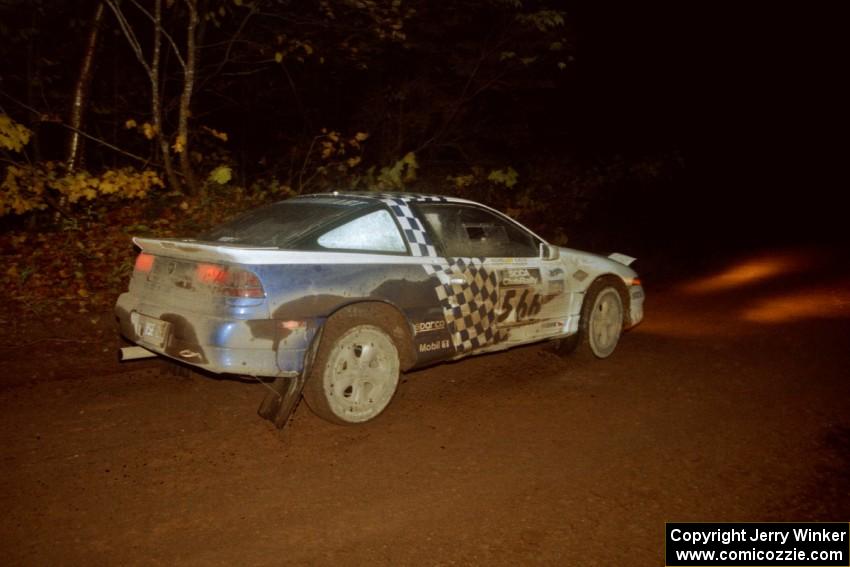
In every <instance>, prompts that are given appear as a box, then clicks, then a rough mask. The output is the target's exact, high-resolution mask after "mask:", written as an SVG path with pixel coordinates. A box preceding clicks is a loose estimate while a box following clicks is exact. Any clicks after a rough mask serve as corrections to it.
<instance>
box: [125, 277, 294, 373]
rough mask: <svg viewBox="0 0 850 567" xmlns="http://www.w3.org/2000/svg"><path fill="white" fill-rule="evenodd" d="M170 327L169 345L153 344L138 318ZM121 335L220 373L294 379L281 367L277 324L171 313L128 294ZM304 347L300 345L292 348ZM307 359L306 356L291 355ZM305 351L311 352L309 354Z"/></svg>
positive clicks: (159, 352) (188, 312)
mask: <svg viewBox="0 0 850 567" xmlns="http://www.w3.org/2000/svg"><path fill="white" fill-rule="evenodd" d="M139 313H141V314H144V315H147V316H149V317H153V318H156V319H160V320H163V321H168V322H169V323H170V330H169V333H168V336H167V337H166V339H165V342H164V344H161V345H160V344H154V343H152V342H150V340H146V339H145V338H144V337H141V336H140V328H139V323H138V315H137V314H139ZM115 316H116V319H117V321H118V326H119V329H120V332H121V334H122V335H124V337H126V338H127V339H129V340H130V341H132V342H134V343H136V344H138V345H140V346H143V347H145V348H146V349H148V350H151V351H153V352H156V353H157V354H161V355H163V356H167V357H169V358H173V359H175V360H179V361H181V362H185V363H187V364H192V365H194V366H198V367H199V368H203V369H205V370H209V371H210V372H215V373H219V374H221V373H228V374H242V375H248V376H281V375H291V374H292V372H291V371H290V369H284V370H282V369H281V368H280V366H279V365H278V359H277V354H278V347H279V343H280V340H281V337H280V334H279V332H278V329H276V325H275V323H276V321H273V320H270V319H262V320H241V319H233V318H223V317H214V316H209V315H202V314H195V313H192V312H190V311H186V310H183V309H181V310H180V313H179V314H178V313H173V312H169V311H168V310H167V309H163V308H162V307H161V306H156V305H152V304H145V303H144V302H141V301H138V300H137V298H135V297H134V296H133V295H132V294H130V293H124V294H122V295H121V296H120V297H119V298H118V302H117V303H116V305H115ZM292 346H300V345H292ZM286 350H287V351H288V352H289V353H290V355H293V356H294V357H296V358H297V357H298V355H299V352H298V351H301V352H300V356H301V358H303V350H301V349H292V348H287V349H286ZM304 350H306V349H304Z"/></svg>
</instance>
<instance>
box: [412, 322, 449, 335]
mask: <svg viewBox="0 0 850 567" xmlns="http://www.w3.org/2000/svg"><path fill="white" fill-rule="evenodd" d="M445 328H446V322H445V321H443V320H442V319H438V320H436V321H422V322H421V323H414V324H413V331H414V332H415V333H416V334H417V335H418V334H419V333H427V332H429V331H442V330H443V329H445Z"/></svg>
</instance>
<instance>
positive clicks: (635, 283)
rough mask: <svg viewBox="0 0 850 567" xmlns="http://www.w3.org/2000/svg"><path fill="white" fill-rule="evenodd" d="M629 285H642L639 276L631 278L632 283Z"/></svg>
mask: <svg viewBox="0 0 850 567" xmlns="http://www.w3.org/2000/svg"><path fill="white" fill-rule="evenodd" d="M631 285H642V284H641V281H640V278H632V284H631Z"/></svg>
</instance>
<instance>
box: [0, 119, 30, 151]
mask: <svg viewBox="0 0 850 567" xmlns="http://www.w3.org/2000/svg"><path fill="white" fill-rule="evenodd" d="M31 135H32V132H31V131H30V130H29V129H28V128H27V127H26V126H23V125H21V124H18V123H17V122H15V121H14V120H12V119H11V118H9V117H8V116H6V115H5V114H0V148H6V149H7V150H12V151H13V152H19V151H21V150H22V149H24V146H26V145H27V143H29V141H30V136H31Z"/></svg>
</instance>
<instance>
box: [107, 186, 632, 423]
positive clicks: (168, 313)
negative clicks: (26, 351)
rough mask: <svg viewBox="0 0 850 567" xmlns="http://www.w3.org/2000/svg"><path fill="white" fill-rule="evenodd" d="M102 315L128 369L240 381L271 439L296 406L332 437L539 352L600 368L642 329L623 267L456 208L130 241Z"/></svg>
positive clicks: (469, 208)
mask: <svg viewBox="0 0 850 567" xmlns="http://www.w3.org/2000/svg"><path fill="white" fill-rule="evenodd" d="M134 242H135V243H136V245H137V246H138V247H139V248H140V249H141V253H140V254H139V255H138V257H137V259H136V263H135V269H134V272H133V276H132V279H131V281H130V286H129V291H128V292H127V293H124V294H122V295H121V296H120V297H119V299H118V302H117V304H116V306H115V313H116V317H117V320H118V324H119V328H120V331H121V333H122V334H123V335H124V336H125V337H126V338H127V339H129V340H130V341H131V342H133V343H136V345H137V346H134V347H125V349H123V354H124V355H125V358H139V357H145V356H156V355H160V356H164V357H168V358H171V359H174V360H177V361H180V362H181V363H184V364H187V365H193V366H196V367H200V368H202V369H204V370H206V371H210V372H213V373H225V374H236V375H242V376H253V377H256V378H257V379H259V380H261V381H264V382H265V383H266V384H271V388H272V390H273V392H271V393H270V394H269V396H267V398H266V400H265V401H264V403H263V405H262V406H261V407H260V414H261V415H263V416H264V417H267V418H269V419H271V420H273V421H275V423H276V424H277V425H278V426H283V424H284V423H286V420H287V419H288V416H289V413H290V412H291V410H292V409H293V408H294V406H295V404H296V403H297V401H298V400H299V399H300V398H301V395H302V393H303V397H304V399H306V401H307V403H308V405H309V406H310V408H311V409H312V410H313V411H314V412H315V413H316V414H318V415H319V416H321V417H323V418H325V419H327V420H329V421H332V422H334V423H340V424H349V423H361V422H365V421H368V420H370V419H373V418H374V417H376V416H377V415H379V414H380V413H381V412H382V411H383V410H384V409H385V408H386V407H387V405H388V404H389V403H390V400H391V399H392V398H393V394H394V393H395V391H396V386H397V385H398V381H399V373H400V372H404V371H407V370H410V369H413V368H418V367H422V366H425V365H429V364H433V363H436V362H439V361H445V360H452V359H457V358H461V357H464V356H467V355H471V354H479V353H484V352H492V351H497V350H502V349H506V348H510V347H513V346H516V345H521V344H527V343H532V342H537V341H543V340H558V341H559V345H560V348H561V350H571V349H574V348H580V349H582V350H583V351H585V352H587V353H589V354H591V355H593V356H595V357H598V358H605V357H607V356H609V355H611V353H612V352H613V351H614V349H615V348H616V346H617V343H618V341H619V339H620V334H621V332H622V330H623V329H625V328H628V327H631V326H633V325H636V324H637V323H638V322H639V321H640V320H641V319H642V318H643V299H644V291H643V288H642V286H641V283H640V280H639V279H638V276H637V274H636V273H635V271H634V270H632V269H631V268H630V267H629V266H628V265H629V264H630V263H631V262H632V261H633V260H634V259H633V258H630V257H628V256H625V255H622V254H612V255H611V256H609V257H608V258H605V257H602V256H597V255H594V254H590V253H587V252H580V251H578V250H573V249H569V248H562V247H557V246H553V245H550V244H548V243H547V242H546V241H544V240H543V239H542V238H540V237H539V236H537V235H536V234H534V233H533V232H531V231H530V230H528V229H527V228H525V227H523V226H522V225H520V224H519V223H517V222H516V221H514V220H512V219H510V218H509V217H507V216H505V215H503V214H501V213H499V212H497V211H495V210H493V209H490V208H488V207H486V206H484V205H481V204H478V203H474V202H471V201H467V200H464V199H458V198H452V197H444V196H438V195H422V194H411V193H359V192H334V193H327V194H316V195H306V196H300V197H296V198H292V199H288V200H285V201H281V202H278V203H274V204H272V205H268V206H265V207H262V208H259V209H256V210H253V211H250V212H248V213H246V214H244V215H242V216H239V217H237V218H235V219H234V220H232V221H230V222H227V223H225V224H223V225H221V226H219V227H217V228H215V229H213V230H211V231H209V232H208V233H206V234H203V235H201V236H200V237H198V238H196V239H170V238H169V239H154V238H135V239H134Z"/></svg>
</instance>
